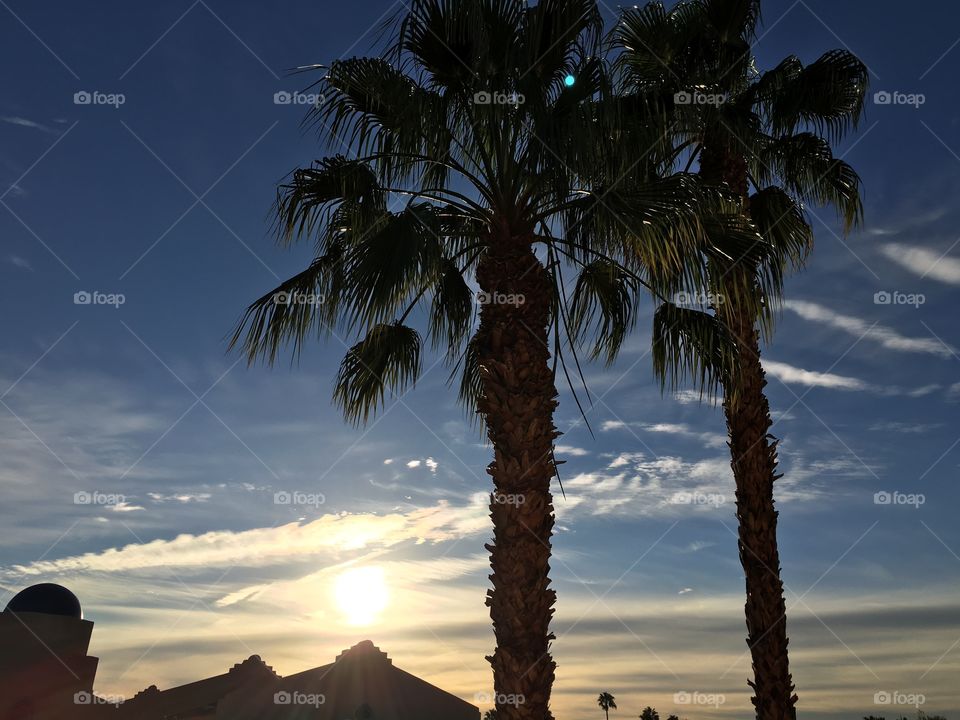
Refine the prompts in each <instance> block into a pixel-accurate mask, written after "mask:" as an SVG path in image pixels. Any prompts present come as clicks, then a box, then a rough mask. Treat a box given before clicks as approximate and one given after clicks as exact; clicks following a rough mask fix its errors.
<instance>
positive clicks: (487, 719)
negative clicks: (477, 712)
mask: <svg viewBox="0 0 960 720" xmlns="http://www.w3.org/2000/svg"><path fill="white" fill-rule="evenodd" d="M483 720H497V711H496V710H487V711H486V712H485V713H484V714H483Z"/></svg>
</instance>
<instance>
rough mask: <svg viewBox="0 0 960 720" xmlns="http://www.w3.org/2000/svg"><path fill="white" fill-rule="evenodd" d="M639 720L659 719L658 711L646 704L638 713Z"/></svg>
mask: <svg viewBox="0 0 960 720" xmlns="http://www.w3.org/2000/svg"><path fill="white" fill-rule="evenodd" d="M640 720H660V713H658V712H657V711H656V710H654V709H653V708H652V707H650V706H649V705H647V707H645V708H644V709H643V712H642V713H640Z"/></svg>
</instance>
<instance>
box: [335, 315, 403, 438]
mask: <svg viewBox="0 0 960 720" xmlns="http://www.w3.org/2000/svg"><path fill="white" fill-rule="evenodd" d="M420 370H421V363H420V335H419V334H418V333H417V332H416V331H415V330H413V329H411V328H409V327H406V326H404V325H400V324H392V325H386V324H382V325H376V326H374V327H373V328H371V330H370V331H369V332H368V333H367V334H366V336H365V337H364V338H363V339H362V340H361V341H360V342H358V343H357V344H356V345H354V346H353V347H352V348H350V350H349V352H348V353H347V354H346V356H345V357H344V359H343V361H342V362H341V363H340V372H339V373H338V374H337V381H336V386H335V389H334V393H333V399H334V402H335V403H336V404H337V405H339V406H340V408H341V409H342V411H343V413H344V416H345V417H346V418H347V419H348V420H351V421H353V422H354V423H356V424H360V423H365V422H367V420H368V419H369V417H370V415H371V414H372V413H374V412H376V411H377V410H378V409H379V408H381V407H382V406H383V404H384V399H385V397H386V395H387V393H388V392H391V393H402V392H403V391H404V390H406V389H407V387H410V386H412V385H413V384H415V383H416V380H417V378H418V377H419V375H420Z"/></svg>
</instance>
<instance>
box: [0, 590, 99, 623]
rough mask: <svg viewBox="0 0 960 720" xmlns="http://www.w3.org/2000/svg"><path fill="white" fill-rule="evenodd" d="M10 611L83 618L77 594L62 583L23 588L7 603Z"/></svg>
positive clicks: (7, 610)
mask: <svg viewBox="0 0 960 720" xmlns="http://www.w3.org/2000/svg"><path fill="white" fill-rule="evenodd" d="M4 612H9V613H40V614H42V615H62V616H64V617H72V618H76V619H77V620H82V619H83V611H82V610H81V609H80V601H79V600H77V596H76V595H74V594H73V593H72V592H70V591H69V590H67V589H66V588H65V587H63V586H62V585H54V584H53V583H41V584H40V585H32V586H30V587H28V588H27V589H26V590H21V591H20V592H19V593H17V594H16V596H14V598H13V600H11V601H10V602H9V603H7V609H6V610H5V611H4Z"/></svg>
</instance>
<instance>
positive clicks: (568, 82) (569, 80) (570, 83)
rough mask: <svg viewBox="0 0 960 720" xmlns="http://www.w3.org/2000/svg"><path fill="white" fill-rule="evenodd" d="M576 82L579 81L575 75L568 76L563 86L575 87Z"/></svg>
mask: <svg viewBox="0 0 960 720" xmlns="http://www.w3.org/2000/svg"><path fill="white" fill-rule="evenodd" d="M576 81H577V79H576V78H575V77H574V76H573V75H567V76H566V77H565V78H564V79H563V84H564V85H566V86H567V87H573V84H574V83H575V82H576Z"/></svg>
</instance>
